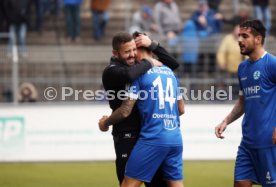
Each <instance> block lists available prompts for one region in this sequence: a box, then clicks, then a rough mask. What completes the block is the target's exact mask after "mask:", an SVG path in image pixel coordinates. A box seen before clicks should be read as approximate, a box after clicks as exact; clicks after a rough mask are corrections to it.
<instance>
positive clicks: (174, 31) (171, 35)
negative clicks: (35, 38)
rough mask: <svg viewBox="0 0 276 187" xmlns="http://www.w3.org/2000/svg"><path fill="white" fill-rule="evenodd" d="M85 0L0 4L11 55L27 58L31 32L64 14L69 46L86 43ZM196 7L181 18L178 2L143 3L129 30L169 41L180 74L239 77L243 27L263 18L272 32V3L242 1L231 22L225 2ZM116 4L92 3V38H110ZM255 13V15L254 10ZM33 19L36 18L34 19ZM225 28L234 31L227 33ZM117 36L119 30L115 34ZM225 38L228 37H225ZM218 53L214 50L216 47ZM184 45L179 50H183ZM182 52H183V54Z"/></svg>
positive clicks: (201, 2) (202, 1) (202, 0)
mask: <svg viewBox="0 0 276 187" xmlns="http://www.w3.org/2000/svg"><path fill="white" fill-rule="evenodd" d="M83 1H84V0H20V1H18V0H1V1H0V32H8V33H9V38H10V39H9V45H8V52H7V54H8V56H11V53H12V45H13V44H14V43H18V46H19V55H20V56H21V57H23V58H24V57H27V56H28V53H27V51H28V50H27V47H26V36H27V31H28V30H29V31H30V30H31V31H36V32H38V33H40V34H41V33H43V30H44V19H45V17H46V16H47V15H49V14H50V15H53V16H60V15H62V16H64V21H65V28H64V30H65V32H64V33H65V36H64V38H65V40H64V41H65V43H66V44H69V45H73V44H78V43H80V42H81V21H82V19H81V6H82V3H84V2H83ZM196 2H197V8H196V9H195V10H194V11H193V13H192V14H191V15H190V16H189V17H188V19H187V20H182V17H181V12H180V9H179V5H178V2H177V1H174V0H156V1H155V3H154V4H153V5H152V4H151V5H148V4H147V3H146V1H143V0H140V1H139V5H140V7H139V9H138V10H137V11H136V12H133V13H132V15H131V17H130V18H129V19H130V27H129V30H128V31H129V32H130V33H133V32H134V31H140V32H145V33H147V34H148V35H150V36H151V38H153V39H156V40H158V41H161V42H162V43H165V44H166V46H168V47H169V48H170V49H171V52H172V53H174V54H175V56H176V57H177V59H178V60H179V61H180V62H181V64H182V68H181V70H180V72H181V73H182V74H183V75H186V74H188V75H189V76H191V77H196V76H197V75H199V74H198V73H199V72H207V73H209V74H212V73H213V72H216V73H218V72H219V73H223V76H221V77H222V79H223V77H225V76H227V77H229V78H236V72H237V68H238V65H239V63H240V62H241V61H242V60H243V59H245V57H243V56H241V55H240V52H239V46H238V43H237V39H238V29H239V28H238V27H237V26H238V25H239V24H240V23H241V22H243V21H245V20H247V19H260V20H262V21H263V22H264V24H265V26H266V28H267V33H266V34H267V35H268V36H269V35H270V34H271V27H272V22H271V18H272V16H271V9H270V6H269V0H250V1H249V0H248V1H244V2H243V1H241V3H240V4H239V9H238V10H237V11H236V12H235V13H234V14H233V16H232V17H231V18H226V17H225V16H224V14H223V13H222V12H221V11H220V5H221V3H222V0H196ZM110 6H111V0H89V9H90V13H91V31H92V32H91V37H92V38H93V39H94V40H95V41H96V42H100V41H101V40H103V39H104V38H105V29H106V25H107V24H108V22H109V20H110V17H109V12H108V11H109V8H110ZM251 10H253V12H251ZM31 18H32V19H31ZM224 26H228V27H231V28H232V29H231V30H232V32H231V33H223V28H224ZM114 32H116V31H114ZM222 34H223V35H222ZM214 46H217V48H216V49H215V50H216V51H215V52H214V51H212V50H210V48H214ZM179 47H180V48H179ZM179 49H180V50H179Z"/></svg>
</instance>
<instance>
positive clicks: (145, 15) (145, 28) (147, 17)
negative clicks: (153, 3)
mask: <svg viewBox="0 0 276 187" xmlns="http://www.w3.org/2000/svg"><path fill="white" fill-rule="evenodd" d="M129 31H130V33H134V32H135V31H139V32H144V33H147V34H148V35H151V36H152V34H153V33H155V34H158V25H157V24H156V23H155V22H154V18H153V10H152V9H151V8H150V7H149V6H146V5H144V6H142V7H141V8H140V9H139V10H138V11H137V12H135V13H134V14H133V16H132V23H131V27H130V29H129Z"/></svg>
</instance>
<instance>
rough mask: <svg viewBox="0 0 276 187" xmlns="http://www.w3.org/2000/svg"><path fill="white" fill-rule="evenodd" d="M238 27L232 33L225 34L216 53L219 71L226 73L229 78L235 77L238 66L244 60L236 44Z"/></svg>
mask: <svg viewBox="0 0 276 187" xmlns="http://www.w3.org/2000/svg"><path fill="white" fill-rule="evenodd" d="M238 37H239V25H236V26H235V27H234V29H233V31H232V33H230V34H227V35H226V36H225V37H224V38H223V39H222V42H221V44H220V45H219V48H218V52H217V64H218V67H219V69H220V70H222V71H226V72H227V73H228V75H230V77H236V73H237V70H238V66H239V64H240V62H242V61H243V60H244V56H242V55H241V53H240V47H239V44H238Z"/></svg>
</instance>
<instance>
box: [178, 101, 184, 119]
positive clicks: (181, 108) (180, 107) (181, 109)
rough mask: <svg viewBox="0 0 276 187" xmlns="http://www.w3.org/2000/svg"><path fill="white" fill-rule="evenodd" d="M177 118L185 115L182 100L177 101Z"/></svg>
mask: <svg viewBox="0 0 276 187" xmlns="http://www.w3.org/2000/svg"><path fill="white" fill-rule="evenodd" d="M177 105H178V112H179V116H181V115H182V114H184V113H185V103H184V100H183V99H180V100H178V101H177Z"/></svg>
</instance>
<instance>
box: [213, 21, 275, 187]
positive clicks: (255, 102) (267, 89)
mask: <svg viewBox="0 0 276 187" xmlns="http://www.w3.org/2000/svg"><path fill="white" fill-rule="evenodd" d="M265 33H266V29H265V27H264V26H263V24H262V22H261V21H259V20H248V21H245V22H243V23H242V24H241V25H240V33H239V40H238V41H239V46H240V52H241V54H243V55H248V56H249V59H247V60H245V61H243V62H242V63H241V64H240V65H239V69H238V78H239V83H240V94H239V99H238V101H237V102H236V104H235V106H234V108H233V110H232V111H231V113H230V114H229V115H228V116H227V117H226V118H225V119H224V120H223V121H222V122H221V123H220V124H219V125H218V126H216V128H215V134H216V136H217V137H218V138H224V137H223V135H222V133H223V131H224V130H225V129H226V127H227V125H229V124H230V123H232V122H233V121H235V120H236V119H238V118H239V117H241V116H242V115H243V114H244V118H243V121H242V141H241V144H240V146H239V149H238V153H237V158H236V165H235V184H234V186H235V187H251V186H252V185H253V184H260V185H262V186H263V187H276V130H275V129H276V57H275V56H273V55H272V54H270V53H268V52H266V51H265V49H264V47H263V45H264V40H265Z"/></svg>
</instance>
